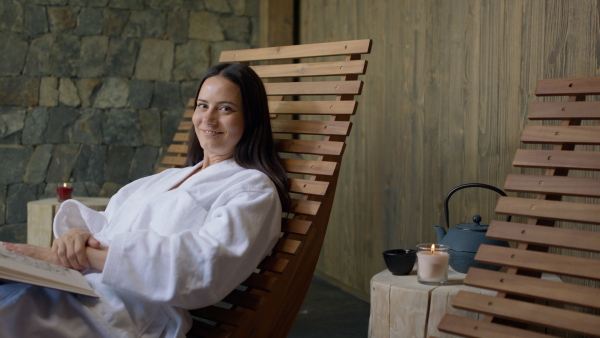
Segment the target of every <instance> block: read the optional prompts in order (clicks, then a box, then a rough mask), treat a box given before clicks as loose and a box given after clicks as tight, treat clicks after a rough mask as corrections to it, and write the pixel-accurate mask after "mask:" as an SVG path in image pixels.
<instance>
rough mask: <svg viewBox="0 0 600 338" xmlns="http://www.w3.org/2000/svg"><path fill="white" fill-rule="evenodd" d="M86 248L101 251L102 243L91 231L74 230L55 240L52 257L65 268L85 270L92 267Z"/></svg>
mask: <svg viewBox="0 0 600 338" xmlns="http://www.w3.org/2000/svg"><path fill="white" fill-rule="evenodd" d="M86 247H91V248H94V249H99V248H100V242H98V241H97V240H96V239H95V238H94V237H93V236H92V234H91V233H90V232H89V231H87V230H84V229H79V228H72V229H69V230H67V231H66V232H65V233H64V234H63V235H62V236H60V237H59V238H57V239H55V240H54V243H52V249H51V250H52V256H53V259H56V260H58V262H60V263H59V264H60V265H62V266H64V267H67V268H71V269H75V270H84V269H86V268H89V267H90V266H91V265H90V262H89V260H88V257H87V252H86Z"/></svg>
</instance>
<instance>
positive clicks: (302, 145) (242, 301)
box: [163, 39, 371, 338]
mask: <svg viewBox="0 0 600 338" xmlns="http://www.w3.org/2000/svg"><path fill="white" fill-rule="evenodd" d="M370 50H371V40H369V39H366V40H354V41H341V42H331V43H320V44H308V45H298V46H284V47H271V48H258V49H249V50H235V51H224V52H222V53H221V58H220V61H221V62H239V63H246V64H250V63H252V64H251V66H252V67H253V69H254V70H255V71H256V72H257V74H258V75H259V76H260V77H261V78H263V79H264V81H265V87H266V90H267V95H268V96H269V109H270V112H271V114H272V118H273V119H272V127H273V133H274V137H275V138H276V144H277V147H278V151H279V152H280V154H281V156H282V157H283V159H284V160H283V161H284V165H285V168H286V171H287V172H288V173H289V177H290V186H291V192H292V199H293V200H292V205H293V211H292V213H291V214H289V215H284V219H283V223H282V224H283V228H282V235H281V239H280V241H279V243H277V245H276V246H275V249H274V250H273V252H272V254H271V255H269V256H268V257H267V258H266V259H265V260H264V261H263V262H262V263H261V264H260V265H259V266H258V267H257V270H256V272H255V273H253V274H252V275H251V276H249V277H248V279H247V280H246V281H245V282H244V283H242V285H241V286H240V287H239V288H238V289H236V290H235V291H233V292H232V293H231V294H230V295H229V296H227V297H226V298H225V299H223V301H222V302H221V303H220V304H217V305H215V306H211V307H208V308H203V309H198V310H194V311H191V313H192V315H193V316H194V317H195V318H196V319H197V320H196V321H195V324H194V327H193V328H192V330H191V332H190V333H189V336H200V337H261V338H262V337H285V336H286V335H287V333H288V332H289V330H290V329H291V327H292V325H293V323H294V320H295V318H296V316H297V314H298V312H299V310H300V307H301V305H302V303H303V300H304V297H305V295H306V292H307V290H308V287H309V285H310V282H311V280H312V276H313V273H314V270H315V267H316V264H317V260H318V257H319V254H320V251H321V246H322V244H323V240H324V237H325V231H326V229H327V223H328V221H329V215H330V213H331V208H332V204H333V198H334V195H335V190H336V185H337V180H338V174H339V170H340V164H341V160H342V155H343V153H344V147H345V140H346V137H347V136H348V135H349V133H350V128H351V125H352V124H351V122H350V117H351V116H352V115H353V114H355V113H356V108H357V104H358V103H357V102H356V101H355V100H354V97H355V96H356V95H359V94H360V93H361V90H362V85H363V83H362V81H360V80H358V76H359V75H362V74H365V71H366V66H367V62H366V61H365V60H361V55H362V54H367V53H369V52H370ZM307 58H308V59H307ZM315 58H318V59H315ZM272 60H275V62H276V63H277V64H273V65H268V64H263V63H264V62H265V61H272ZM258 62H261V64H258ZM332 77H334V78H333V79H332ZM313 79H314V80H313ZM315 95H318V100H315V99H314V96H315ZM194 101H195V99H192V100H190V106H193V104H194ZM192 114H193V109H188V110H186V111H185V113H184V120H183V121H182V122H181V124H180V126H179V131H178V132H177V134H176V135H175V137H174V144H173V145H171V146H170V147H169V149H168V151H169V153H170V154H168V155H167V156H165V158H164V160H163V164H164V167H173V166H182V165H183V164H184V163H185V154H186V152H187V144H186V142H187V140H188V131H189V129H190V128H191V126H192V124H191V117H192Z"/></svg>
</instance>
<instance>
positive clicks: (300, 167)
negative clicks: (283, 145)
mask: <svg viewBox="0 0 600 338" xmlns="http://www.w3.org/2000/svg"><path fill="white" fill-rule="evenodd" d="M282 161H283V166H284V167H285V171H287V172H290V173H296V174H306V175H326V176H331V175H333V173H334V172H335V168H336V167H337V163H336V162H328V161H308V160H296V159H287V158H284V159H282Z"/></svg>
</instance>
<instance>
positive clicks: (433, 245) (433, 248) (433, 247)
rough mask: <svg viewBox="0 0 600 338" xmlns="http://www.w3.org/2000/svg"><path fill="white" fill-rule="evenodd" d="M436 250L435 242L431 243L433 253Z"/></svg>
mask: <svg viewBox="0 0 600 338" xmlns="http://www.w3.org/2000/svg"><path fill="white" fill-rule="evenodd" d="M434 251H435V244H431V253H432V254H433V252H434Z"/></svg>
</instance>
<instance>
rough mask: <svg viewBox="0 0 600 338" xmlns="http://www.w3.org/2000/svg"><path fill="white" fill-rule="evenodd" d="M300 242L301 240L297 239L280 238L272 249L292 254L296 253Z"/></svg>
mask: <svg viewBox="0 0 600 338" xmlns="http://www.w3.org/2000/svg"><path fill="white" fill-rule="evenodd" d="M301 244H302V242H301V241H297V240H295V239H289V238H280V239H279V240H278V241H277V243H276V244H275V247H274V248H273V251H274V252H283V253H286V254H290V255H294V254H296V251H298V248H299V247H300V245H301Z"/></svg>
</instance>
